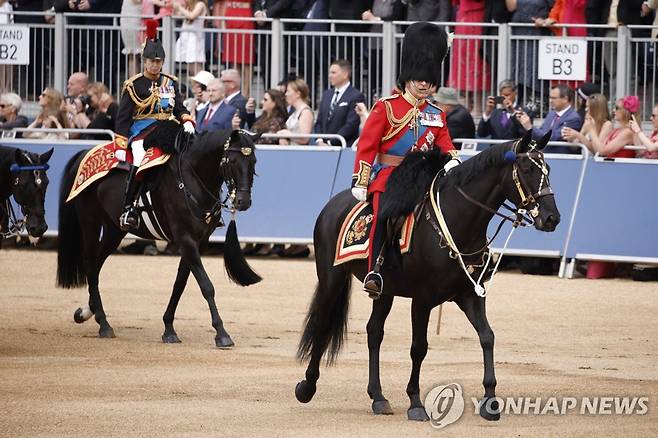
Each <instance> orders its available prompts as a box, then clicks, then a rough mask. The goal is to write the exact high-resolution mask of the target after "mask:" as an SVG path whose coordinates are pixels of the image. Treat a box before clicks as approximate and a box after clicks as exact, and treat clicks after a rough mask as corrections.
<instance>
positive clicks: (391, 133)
mask: <svg viewBox="0 0 658 438" xmlns="http://www.w3.org/2000/svg"><path fill="white" fill-rule="evenodd" d="M397 96H398V95H393V96H391V97H397ZM402 97H403V98H404V99H405V100H406V101H407V102H409V103H410V104H411V109H410V110H409V111H407V113H406V114H405V115H403V116H402V117H401V118H397V117H395V114H394V113H393V106H392V105H391V103H390V102H388V100H384V106H385V107H386V117H387V118H388V123H389V124H390V125H391V127H390V128H389V130H388V132H387V133H386V135H384V138H382V142H385V141H386V140H388V139H390V138H393V137H395V136H396V135H397V134H398V133H399V132H400V131H402V130H403V129H404V128H406V127H407V125H409V127H410V128H411V129H413V130H414V134H415V138H416V140H418V116H419V115H420V110H419V109H418V107H419V106H420V105H422V104H423V103H425V99H422V100H418V99H416V98H414V97H413V96H412V95H411V94H410V93H409V92H405V93H404V94H403V95H402ZM389 99H390V98H389Z"/></svg>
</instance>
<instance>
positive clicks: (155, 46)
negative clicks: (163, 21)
mask: <svg viewBox="0 0 658 438" xmlns="http://www.w3.org/2000/svg"><path fill="white" fill-rule="evenodd" d="M142 57H143V58H145V59H162V60H164V59H165V51H164V47H162V43H161V42H160V40H159V39H158V21H157V20H146V39H145V40H144V49H143V50H142Z"/></svg>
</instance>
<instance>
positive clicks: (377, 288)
mask: <svg viewBox="0 0 658 438" xmlns="http://www.w3.org/2000/svg"><path fill="white" fill-rule="evenodd" d="M383 289H384V279H383V278H382V276H381V274H380V273H379V272H377V271H370V272H368V274H367V275H366V277H365V278H364V279H363V291H364V292H367V293H368V296H369V297H370V298H372V299H373V300H376V299H379V297H380V296H381V295H382V290H383Z"/></svg>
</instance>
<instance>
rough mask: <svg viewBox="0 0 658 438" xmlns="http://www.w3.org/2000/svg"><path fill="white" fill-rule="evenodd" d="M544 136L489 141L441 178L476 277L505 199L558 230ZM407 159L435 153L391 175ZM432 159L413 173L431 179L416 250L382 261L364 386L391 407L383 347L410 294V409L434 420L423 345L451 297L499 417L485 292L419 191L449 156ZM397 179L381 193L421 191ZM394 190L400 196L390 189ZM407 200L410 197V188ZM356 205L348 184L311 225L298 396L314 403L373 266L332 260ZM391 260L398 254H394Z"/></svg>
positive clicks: (486, 412)
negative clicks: (425, 397)
mask: <svg viewBox="0 0 658 438" xmlns="http://www.w3.org/2000/svg"><path fill="white" fill-rule="evenodd" d="M547 141H548V137H546V138H544V139H542V140H541V141H539V142H538V143H536V142H534V141H532V142H531V141H530V135H529V134H528V135H526V137H524V138H523V139H521V140H518V141H516V142H515V143H512V142H509V143H505V144H499V145H496V146H493V147H491V148H490V149H487V150H486V151H484V152H482V153H480V154H478V155H477V156H475V157H473V158H471V159H469V160H467V161H466V162H464V163H463V164H461V165H460V166H458V167H457V168H455V169H453V170H452V171H451V172H450V173H449V174H448V175H447V176H444V177H441V178H439V179H438V182H437V183H436V184H437V185H438V192H439V194H440V197H439V199H440V201H439V205H440V210H441V211H442V212H443V216H444V218H445V223H446V224H447V228H448V230H449V233H450V234H451V235H452V238H453V239H454V243H455V244H456V248H458V250H459V251H461V254H462V255H463V256H464V259H465V260H464V261H465V263H466V264H467V265H470V268H468V267H467V266H465V267H467V269H473V270H474V272H473V274H472V278H475V279H477V278H478V277H477V275H478V274H479V272H480V271H481V269H482V267H478V265H482V263H480V261H481V260H482V256H483V253H485V252H486V248H487V246H488V241H487V236H486V231H487V225H488V224H489V221H490V220H491V218H492V217H493V216H494V214H495V212H496V211H497V210H498V208H499V207H500V206H501V205H503V203H504V202H505V200H506V199H508V200H510V201H511V202H513V203H514V204H515V205H516V206H518V207H517V212H518V209H520V208H522V209H524V210H527V211H531V212H532V216H533V218H532V219H530V221H533V222H534V226H535V228H537V229H538V230H542V231H553V230H554V229H555V227H556V226H557V224H558V222H559V220H560V215H559V212H558V210H557V207H556V205H555V199H554V196H553V194H552V193H553V192H552V190H551V189H550V186H549V183H548V167H547V166H546V164H545V161H544V158H543V153H542V152H541V151H540V150H541V149H542V148H543V147H544V146H545V144H546V143H547ZM414 155H415V157H414ZM419 158H420V159H419ZM409 159H412V160H414V159H415V160H416V162H415V164H412V165H411V166H412V167H413V166H416V165H418V164H421V165H422V163H423V162H427V163H430V164H431V162H432V155H431V154H429V155H425V156H423V155H421V154H420V153H419V154H412V155H411V156H410V157H407V159H406V160H405V162H404V163H403V164H402V165H401V166H400V167H399V168H398V169H396V171H395V172H393V174H392V175H391V180H392V179H393V178H394V176H395V175H396V173H397V172H398V171H400V172H402V173H404V172H405V171H404V166H405V164H406V162H407V160H409ZM434 161H435V163H434V164H433V165H431V166H429V167H433V170H432V172H431V173H430V175H432V176H431V177H430V178H429V179H427V178H418V177H417V178H416V179H415V180H411V181H417V180H419V179H420V180H422V179H425V183H421V184H422V185H425V187H423V188H422V189H421V191H420V193H421V194H420V196H419V198H418V201H420V202H419V204H420V207H419V208H422V209H421V210H420V211H418V210H416V211H417V212H418V214H417V222H416V225H415V230H414V234H413V237H412V242H411V251H410V252H409V253H408V254H405V255H404V256H403V257H401V258H398V262H397V266H398V269H388V270H387V269H386V264H385V265H384V271H383V277H384V294H383V295H382V296H381V298H380V299H378V300H375V301H373V308H372V313H371V315H370V319H369V321H368V324H367V333H368V350H369V353H370V354H369V380H368V394H369V395H370V398H371V399H372V400H373V403H372V410H373V411H374V413H375V414H392V413H393V411H392V409H391V406H390V404H389V402H388V400H386V398H385V397H384V395H383V394H382V388H381V383H380V379H379V348H380V344H381V342H382V339H383V337H384V322H385V320H386V317H387V316H388V314H389V311H390V310H391V306H392V304H393V297H394V296H403V297H408V298H411V299H412V303H411V318H412V344H411V359H412V370H411V376H410V378H409V383H408V386H407V394H408V396H409V399H410V400H411V405H410V407H409V409H408V411H407V416H408V418H409V419H410V420H421V421H426V420H428V416H427V414H426V412H425V409H424V407H423V403H422V401H421V398H420V388H419V374H420V367H421V363H422V361H423V359H424V358H425V355H426V353H427V325H428V321H429V317H430V311H431V310H432V309H433V308H434V307H436V306H438V305H439V304H441V303H443V302H445V301H454V302H455V303H457V305H458V306H459V307H460V309H462V311H463V312H464V313H465V314H466V317H467V318H468V320H469V321H470V322H471V324H472V325H473V327H474V328H475V330H476V331H477V333H478V336H479V338H480V344H481V346H482V350H483V352H484V382H483V384H484V388H485V394H484V400H482V402H483V403H482V404H481V408H480V415H482V416H483V417H484V418H486V419H488V420H497V419H498V418H499V416H500V413H499V412H497V410H498V407H497V404H496V402H495V387H496V378H495V375H494V361H493V346H494V334H493V331H492V330H491V328H490V327H489V323H488V322H487V317H486V312H485V298H484V297H483V296H479V295H476V293H475V291H474V285H473V283H471V281H470V280H469V279H468V278H467V276H466V273H465V270H464V269H463V268H462V267H461V266H460V265H459V264H458V260H457V259H456V258H455V256H456V254H455V250H454V249H453V250H451V248H450V246H449V245H447V244H446V239H445V235H444V234H445V233H444V232H443V229H442V228H441V227H440V225H439V222H440V220H439V219H438V216H439V215H438V214H437V210H436V209H433V208H432V199H431V198H432V197H431V196H425V197H424V198H423V196H424V193H425V190H427V189H428V185H429V184H427V181H431V180H432V179H433V175H435V174H436V173H437V172H439V171H440V169H442V167H443V164H444V163H445V160H434ZM426 168H427V165H426ZM407 171H408V169H407ZM412 173H413V172H412ZM425 173H427V170H426V171H425ZM391 180H389V184H388V186H387V187H389V188H390V189H387V192H386V193H385V196H389V197H391V198H394V199H398V200H399V199H400V198H399V196H400V195H402V196H403V197H405V196H404V195H405V190H410V191H412V192H413V191H414V190H415V189H414V188H413V187H411V186H412V185H413V182H412V183H411V184H409V181H410V180H409V179H407V186H406V187H402V188H399V187H398V189H397V190H396V189H395V188H394V185H393V184H391ZM393 190H396V191H397V192H398V194H397V195H394V194H393V192H392V191H393ZM396 196H397V197H396ZM406 198H414V196H409V193H406ZM386 202H387V201H385V200H384V197H383V198H382V206H381V211H382V214H383V213H384V211H385V209H386V208H387V205H388V206H390V205H393V204H390V203H389V204H387V203H386ZM391 202H392V203H394V202H395V201H391ZM355 204H356V201H355V200H354V198H353V197H352V196H351V194H350V192H349V191H345V192H342V193H339V194H338V195H336V196H335V197H334V198H333V199H331V200H330V201H329V203H328V204H327V205H326V206H325V207H324V209H323V210H322V212H321V213H320V216H319V217H318V219H317V222H316V224H315V231H314V236H313V238H314V243H315V254H316V269H317V275H318V280H319V281H318V285H317V288H316V291H315V295H314V297H313V300H312V303H311V305H310V308H309V311H308V315H307V317H306V321H305V327H304V332H303V335H302V337H301V340H300V344H299V348H298V351H297V356H298V358H299V359H300V360H301V361H305V360H309V364H308V368H307V369H306V379H305V380H303V381H301V382H299V383H298V384H297V387H296V388H295V395H296V397H297V400H299V401H300V402H302V403H307V402H309V401H310V400H311V399H312V398H313V395H314V394H315V391H316V383H317V381H318V378H319V377H320V370H319V366H320V362H321V360H322V357H323V355H324V354H325V352H327V350H328V352H327V362H328V363H329V364H332V363H333V362H334V361H335V359H336V357H337V355H338V353H339V350H340V348H341V346H342V343H343V341H344V338H345V331H346V328H347V314H348V308H349V292H350V286H351V279H352V274H353V275H355V276H356V277H357V278H359V279H361V280H362V279H363V277H364V275H365V274H366V271H367V266H366V262H365V261H362V260H358V261H351V262H348V263H345V264H341V265H337V266H333V262H334V252H335V249H336V240H337V235H338V233H339V230H340V228H341V224H342V223H343V220H344V219H345V217H346V216H347V214H348V212H349V211H350V210H351V209H352V208H353V207H354V205H355ZM412 204H413V203H412ZM412 210H413V207H412ZM406 211H409V209H408V208H407V210H406ZM518 214H519V215H520V214H521V213H518ZM519 215H517V216H514V217H509V218H510V220H518V219H519V218H520V217H521V216H519ZM392 216H395V215H392ZM388 258H389V259H395V257H393V256H391V255H389V256H388ZM394 261H395V260H394ZM487 402H488V405H487ZM485 405H487V406H486V408H485Z"/></svg>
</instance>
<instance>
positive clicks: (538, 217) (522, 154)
mask: <svg viewBox="0 0 658 438" xmlns="http://www.w3.org/2000/svg"><path fill="white" fill-rule="evenodd" d="M550 134H551V133H550V132H549V133H547V134H546V135H545V136H544V138H542V139H541V140H539V141H535V140H532V139H531V137H532V135H531V131H528V132H527V133H526V134H525V136H524V137H523V138H521V139H519V140H518V141H517V142H516V143H515V144H514V146H513V147H512V149H511V150H510V151H507V152H506V155H505V159H506V160H507V161H513V164H512V172H511V178H509V179H507V184H506V185H505V192H506V196H507V198H508V199H509V200H510V201H512V202H514V204H516V206H517V208H521V209H525V210H527V211H528V212H529V213H530V216H532V218H533V220H534V225H535V228H537V229H538V230H540V231H553V230H555V227H557V224H559V223H560V212H559V211H558V209H557V205H555V197H554V196H553V189H551V185H550V181H549V179H548V174H549V172H550V168H549V167H548V165H547V164H546V160H545V159H544V153H543V152H542V149H544V147H545V146H546V143H548V141H549V140H550V137H551V135H550Z"/></svg>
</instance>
